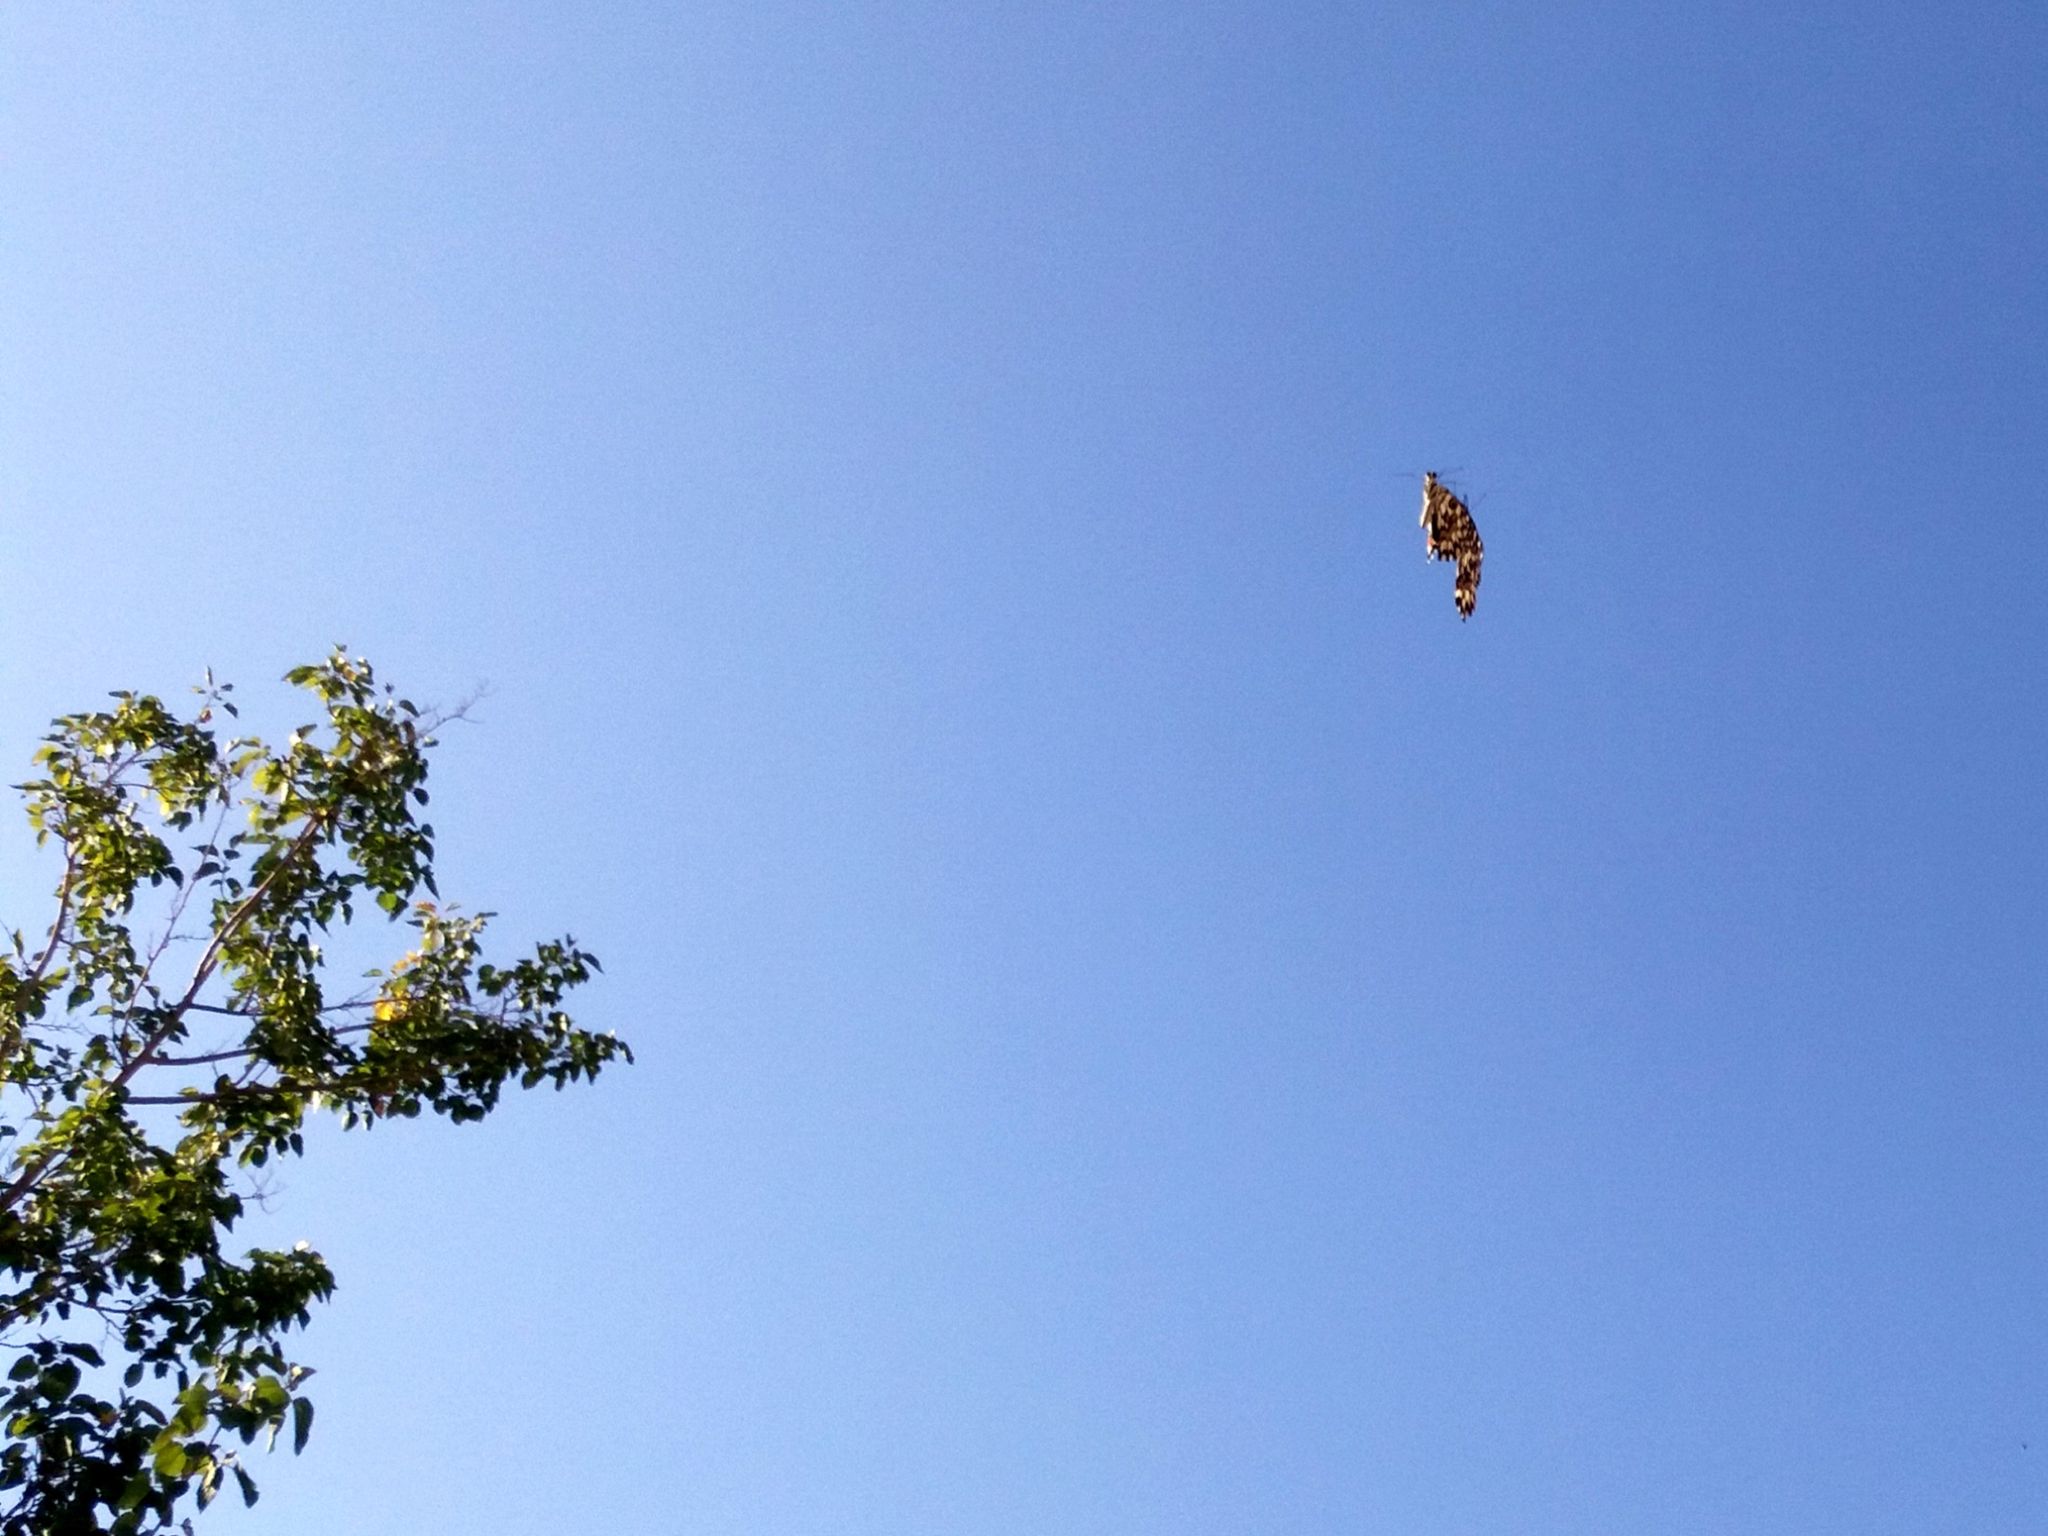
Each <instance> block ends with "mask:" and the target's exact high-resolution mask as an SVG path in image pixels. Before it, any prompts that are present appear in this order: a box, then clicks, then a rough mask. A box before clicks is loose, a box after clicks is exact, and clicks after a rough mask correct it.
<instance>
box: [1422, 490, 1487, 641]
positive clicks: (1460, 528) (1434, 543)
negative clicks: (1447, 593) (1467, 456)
mask: <svg viewBox="0 0 2048 1536" xmlns="http://www.w3.org/2000/svg"><path fill="white" fill-rule="evenodd" d="M1422 531H1423V534H1424V538H1425V544H1426V548H1427V552H1428V555H1429V558H1430V559H1432V560H1451V561H1455V562H1457V566H1458V579H1457V591H1456V593H1455V600H1456V602H1457V605H1458V617H1459V618H1461V619H1469V618H1471V617H1472V609H1473V605H1474V604H1476V603H1477V602H1478V601H1479V567H1480V565H1481V564H1482V563H1483V562H1484V561H1485V559H1486V545H1485V543H1484V542H1483V541H1482V540H1481V539H1480V537H1479V525H1478V524H1477V523H1475V522H1473V521H1472V509H1471V508H1470V507H1468V506H1466V505H1465V503H1464V502H1462V501H1460V500H1459V499H1458V498H1457V497H1456V496H1454V495H1452V494H1451V490H1450V487H1449V486H1447V485H1445V484H1444V483H1443V482H1442V481H1441V480H1439V479H1437V477H1436V476H1435V475H1434V474H1427V475H1424V476H1423V477H1422Z"/></svg>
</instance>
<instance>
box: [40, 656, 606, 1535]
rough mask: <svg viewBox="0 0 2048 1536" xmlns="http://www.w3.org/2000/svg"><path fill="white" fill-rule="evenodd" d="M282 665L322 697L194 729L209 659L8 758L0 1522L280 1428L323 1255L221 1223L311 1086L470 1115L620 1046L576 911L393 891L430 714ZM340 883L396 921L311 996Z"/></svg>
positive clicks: (223, 1459) (158, 1519)
mask: <svg viewBox="0 0 2048 1536" xmlns="http://www.w3.org/2000/svg"><path fill="white" fill-rule="evenodd" d="M287 677H288V681H290V682H292V683H294V684H297V685H298V686H300V687H302V688H305V689H307V690H309V691H310V692H312V693H313V694H314V695H316V696H317V697H318V699H319V700H320V701H321V704H322V706H323V709H324V716H325V718H324V720H323V721H321V722H320V723H319V724H318V725H308V726H305V727H302V728H301V729H299V730H297V731H295V732H293V733H292V735H291V736H290V738H289V739H288V740H287V741H286V742H285V743H284V744H283V746H282V747H281V748H277V749H273V748H271V747H268V746H266V745H265V744H264V743H263V742H261V741H259V740H256V739H255V738H253V737H240V738H235V739H230V740H221V739H220V738H219V737H218V736H217V735H216V734H215V732H214V729H213V725H214V723H215V722H216V721H217V720H218V719H220V718H221V717H223V716H229V717H232V716H233V715H234V713H235V711H234V706H233V705H232V703H230V702H229V699H228V688H227V686H226V685H215V684H214V683H213V681H212V679H211V678H210V677H209V679H208V682H207V686H206V687H205V688H203V689H201V690H199V692H200V703H199V705H198V707H197V708H196V711H195V712H194V716H193V718H192V719H190V720H185V719H181V718H179V717H177V716H176V715H174V714H173V713H172V712H171V711H169V710H167V709H166V708H165V707H164V705H163V704H162V703H161V702H159V701H158V700H157V699H155V698H151V697H148V696H146V695H135V694H129V693H119V694H115V695H114V696H113V698H114V701H115V705H114V708H112V709H110V710H102V711H97V712H94V713H90V714H80V715H69V716H65V717H64V718H62V719H60V720H58V721H56V722H55V726H54V729H53V731H52V733H51V734H50V735H49V736H48V737H47V738H46V739H45V743H44V745H43V747H42V748H41V750H40V751H39V752H38V753H37V754H36V764H37V768H38V770H39V772H40V774H41V777H39V778H36V779H34V780H32V781H31V782H29V783H27V784H25V785H20V786H17V787H18V788H20V789H21V790H22V791H23V792H24V793H25V795H26V797H27V801H28V813H29V820H30V823H31V824H32V825H33V827H34V828H35V831H36V835H37V837H38V839H39V840H40V841H42V842H45V843H54V844H56V845H57V846H58V847H60V848H61V850H62V852H63V857H64V869H63V875H62V877H61V880H60V881H59V884H58V888H57V892H56V912H55V916H54V918H53V919H52V921H51V923H50V925H49V929H48V932H47V935H46V936H45V937H44V938H42V939H41V940H40V941H38V942H33V943H31V942H29V941H26V940H24V939H23V937H22V935H21V934H20V933H18V932H17V933H16V934H15V935H14V936H13V945H12V952H11V953H0V1138H6V1140H4V1141H0V1150H4V1153H5V1161H4V1163H0V1346H4V1347H5V1348H6V1349H8V1350H9V1351H10V1352H11V1353H12V1354H13V1356H14V1363H13V1367H12V1369H11V1371H10V1372H9V1373H8V1377H7V1381H6V1383H5V1390H4V1396H0V1419H4V1428H5V1436H4V1439H0V1536H60V1533H70V1532H88V1531H111V1532H116V1533H123V1536H139V1533H145V1532H156V1531H162V1530H165V1529H167V1528H168V1527H170V1526H171V1524H172V1522H174V1521H179V1520H180V1519H181V1514H180V1511H181V1508H182V1507H184V1506H185V1504H186V1501H187V1500H188V1498H189V1499H190V1500H191V1501H192V1502H194V1503H196V1504H197V1505H199V1506H201V1507H203V1506H204V1505H205V1504H206V1503H208V1502H209V1501H211V1500H212V1498H213V1497H214V1495H215V1494H216V1493H217V1492H218V1491H219V1490H220V1488H221V1486H222V1483H223V1480H224V1478H225V1477H227V1476H229V1475H232V1476H233V1477H234V1478H235V1480H236V1482H237V1484H238V1486H239V1488H240V1491H241V1493H242V1496H243V1498H244V1499H245V1500H247V1501H249V1502H252V1503H253V1502H254V1501H255V1498H256V1488H255V1484H254V1483H253V1482H252V1481H251V1479H250V1477H249V1473H248V1470H247V1468H246V1466H245V1465H244V1464H243V1462H242V1460H241V1457H240V1453H239V1447H240V1446H246V1445H248V1444H250V1443H251V1442H252V1441H254V1440H255V1438H256V1437H257V1436H258V1435H263V1436H266V1437H267V1439H268V1441H269V1442H271V1443H274V1442H275V1440H276V1438H277V1436H278V1434H279V1432H280V1431H281V1430H282V1429H284V1428H285V1427H286V1426H287V1425H289V1426H290V1429H291V1435H292V1442H293V1446H294V1448H295V1449H296V1448H299V1447H302V1446H303V1445H304V1443H305V1439H306V1433H307V1430H308V1429H309V1427H310V1426H311V1423H312V1404H311V1402H310V1401H309V1400H308V1399H307V1398H306V1397H305V1396H304V1394H303V1391H302V1386H303V1383H304V1381H305V1378H306V1377H307V1376H308V1375H309V1374H310V1372H308V1371H307V1370H306V1369H305V1368H304V1367H303V1366H299V1365H295V1364H293V1363H292V1362H291V1361H290V1360H288V1359H287V1358H286V1356H285V1353H284V1347H283V1338H284V1335H285V1334H286V1333H287V1332H288V1331H289V1330H290V1329H292V1328H293V1327H302V1326H304V1325H305V1323H306V1322H307V1320H308V1316H309V1309H310V1307H311V1306H312V1304H313V1303H314V1302H317V1301H320V1300H324V1299H325V1298H326V1297H327V1296H328V1295H329V1294H330V1293H331V1292H332V1290H333V1288H334V1278H333V1276H332V1274H331V1273H330V1272H329V1270H328V1268H327V1265H326V1264H325V1263H324V1262H323V1261H322V1260H321V1258H320V1256H319V1255H318V1254H317V1253H315V1252H312V1251H311V1250H310V1249H308V1248H307V1247H306V1245H304V1244H300V1245H298V1246H297V1247H296V1248H295V1249H293V1250H292V1251H290V1252H269V1251H261V1250H257V1251H251V1252H248V1253H247V1254H245V1255H243V1256H242V1257H241V1258H239V1259H237V1258H234V1257H231V1256H230V1255H229V1253H228V1252H227V1251H226V1250H225V1249H224V1246H223V1244H224V1242H225V1239H226V1237H227V1234H228V1231H229V1229H230V1228H231V1227H232V1226H233V1225H234V1223H235V1221H236V1219H237V1218H238V1217H239V1216H240V1215H241V1214H242V1212H243V1208H244V1201H245V1198H246V1197H247V1196H248V1194H249V1193H250V1183H249V1181H250V1179H251V1178H252V1177H253V1175H252V1174H251V1173H250V1170H252V1169H259V1168H261V1167H262V1166H263V1165H264V1164H265V1163H266V1162H267V1161H269V1160H270V1159H272V1158H274V1157H278V1156H281V1155H283V1154H286V1153H290V1154H294V1155H296V1154H298V1153H300V1152H302V1151H303V1150H304V1142H303V1137H302V1127H303V1125H304V1123H305V1120H306V1116H307V1115H308V1113H309V1112H312V1111H315V1110H326V1111H328V1112H331V1113H333V1114H335V1115H336V1116H338V1117H339V1118H340V1119H341V1121H342V1122H343V1123H344V1124H345V1125H347V1126H351V1127H353V1126H357V1125H367V1124H372V1123H374V1122H375V1121H377V1120H379V1119H381V1118H384V1117H387V1116H391V1115H405V1116H412V1115H417V1114H418V1113H419V1112H420V1111H421V1110H422V1109H430V1110H432V1111H434V1112H435V1113H437V1114H442V1115H445V1116H447V1117H448V1118H449V1119H451V1120H454V1121H458V1122H460V1121H466V1120H476V1119H480V1118H482V1117H483V1116H484V1115H486V1114H488V1113H489V1112H490V1110H491V1109H492V1108H493V1107H494V1106H495V1105H496V1103H497V1102H498V1097H499V1094H500V1091H501V1090H502V1088H503V1087H504V1085H505V1083H506V1082H507V1081H508V1080H516V1081H517V1082H518V1083H519V1085H520V1086H521V1087H532V1086H534V1085H536V1084H539V1083H542V1082H552V1083H553V1084H555V1086H556V1087H558V1088H559V1087H561V1086H563V1085H565V1084H567V1083H569V1082H572V1081H575V1080H577V1079H579V1078H585V1077H594V1076H596V1074H597V1072H598V1070H599V1069H600V1068H601V1067H603V1066H604V1065H605V1064H606V1063H608V1062H611V1061H613V1060H615V1059H619V1058H623V1059H626V1060H631V1053H630V1052H629V1051H628V1050H627V1048H626V1047H625V1045H624V1044H623V1043H621V1042H620V1041H618V1040H617V1039H615V1038H614V1037H612V1036H610V1035H600V1034H594V1033H591V1032H589V1031H586V1030H582V1029H578V1028H577V1027H576V1026H575V1025H574V1024H573V1022H572V1021H571V1020H570V1018H569V1016H568V1014H566V1013H565V1012H563V1010H562V1006H561V1005H562V1000H563V998H564V996H565V995H566V994H567V993H568V992H569V991H570V989H572V988H574V987H576V986H577V985H579V984H581V983H583V982H584V981H586V980H588V979H589V977H590V975H591V973H592V971H593V970H594V969H595V967H596V964H597V962H596V961H595V960H594V959H593V958H592V957H591V956H590V955H587V954H585V953H584V952H583V951H581V950H579V949H578V948H576V946H575V944H574V942H573V941H571V940H563V941H561V942H559V943H548V944H543V945H541V946H539V947H538V949H537V950H536V951H535V952H534V953H533V954H532V955H531V956H530V957H529V958H526V959H522V960H520V961H518V962H517V963H516V964H513V965H511V966H509V967H504V968H499V967H494V966H491V965H488V964H484V963H482V961H481V959H480V947H479V946H480V940H481V935H482V931H483V928H484V924H485V919H486V917H487V916H488V914H484V915H478V916H464V915H461V914H459V913H455V912H449V911H444V910H442V909H440V908H439V907H437V906H436V905H434V904H433V903H432V902H430V901H425V900H421V899H419V898H420V893H421V892H422V891H424V892H426V893H428V894H429V895H433V894H438V893H437V892H436V890H435V886H434V873H433V859H434V844H433V828H432V827H431V826H429V825H427V824H426V823H424V822H422V821H420V820H419V819H418V815H417V812H418V808H419V807H422V806H424V805H425V804H426V802H427V791H426V787H425V780H426V774H427V762H426V755H425V754H426V750H427V749H428V748H429V747H430V746H431V745H432V744H433V742H432V737H431V734H430V733H431V728H432V725H433V723H434V722H433V721H432V720H430V719H428V718H425V717H423V716H422V715H421V712H420V711H419V710H418V709H416V708H415V707H414V706H413V705H412V704H411V703H410V702H409V701H407V700H404V699H398V698H394V697H393V696H392V695H391V692H390V690H389V689H381V690H380V689H379V688H378V687H377V685H376V683H375V680H374V678H373V676H372V673H371V669H370V667H369V665H368V663H366V662H364V661H362V660H361V659H359V658H354V657H350V656H349V655H347V653H346V652H344V651H336V652H335V653H334V654H333V655H332V656H330V657H329V658H328V659H327V660H326V661H325V662H324V663H321V664H319V665H315V666H308V667H301V668H298V669H297V670H295V671H293V672H291V673H289V674H288V675H287ZM231 826H232V830H231ZM172 838H176V839H177V840H179V841H181V842H184V843H185V845H186V852H185V853H183V854H181V853H179V852H178V851H176V850H174V848H173V847H172V843H171V841H170V839H172ZM193 839H196V841H194V840H193ZM149 888H154V893H155V894H154V896H153V898H152V905H154V906H155V907H156V908H158V909H160V916H161V924H160V926H158V927H156V928H154V929H153V930H152V931H151V932H149V933H145V934H138V932H137V929H138V927H140V926H141V925H140V923H139V922H138V920H137V916H136V901H137V897H138V895H144V894H150V890H149ZM359 901H366V902H368V903H370V904H373V906H374V908H376V909H381V912H382V913H384V914H388V915H390V916H392V917H396V918H402V919H404V920H405V921H406V922H407V923H408V924H409V925H410V928H411V929H412V934H411V944H410V947H409V949H408V950H407V952H406V953H405V954H404V956H403V957H402V958H400V959H399V960H397V961H396V962H395V963H393V964H391V965H389V966H388V967H385V968H382V969H378V970H373V971H371V972H370V973H369V976H368V978H367V980H366V981H365V982H364V983H363V984H362V985H360V986H358V987H357V988H355V989H354V990H353V991H352V993H351V995H349V996H347V997H341V998H335V997H330V996H329V994H328V992H327V990H326V989H325V988H324V987H323V985H322V975H323V969H324V966H323V957H322V950H321V939H322V938H323V936H326V935H328V934H329V933H330V932H331V931H333V930H337V929H339V928H341V927H344V926H345V925H346V924H348V923H349V922H350V921H351V920H352V919H353V918H354V916H355V914H356V909H357V905H358V903H359ZM187 1524H188V1525H189V1522H187Z"/></svg>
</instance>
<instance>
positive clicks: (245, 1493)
mask: <svg viewBox="0 0 2048 1536" xmlns="http://www.w3.org/2000/svg"><path fill="white" fill-rule="evenodd" d="M234 1470H235V1481H236V1482H237V1483H239V1484H241V1487H242V1507H243V1508H244V1509H247V1508H248V1507H249V1506H250V1505H251V1504H254V1503H255V1502H256V1479H255V1478H253V1477H251V1476H250V1475H249V1473H248V1470H247V1469H246V1468H244V1467H243V1466H242V1465H241V1463H239V1462H237V1463H236V1464H235V1469H234Z"/></svg>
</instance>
